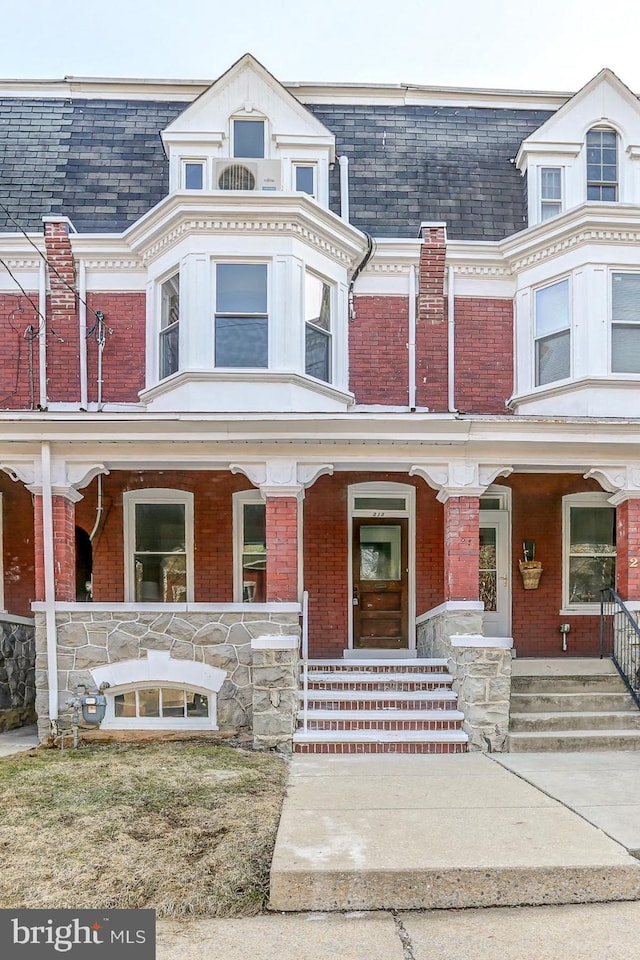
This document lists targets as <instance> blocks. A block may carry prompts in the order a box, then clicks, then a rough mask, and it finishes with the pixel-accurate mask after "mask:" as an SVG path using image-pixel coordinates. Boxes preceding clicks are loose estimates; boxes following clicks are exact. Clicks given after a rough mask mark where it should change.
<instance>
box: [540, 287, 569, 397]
mask: <svg viewBox="0 0 640 960" xmlns="http://www.w3.org/2000/svg"><path fill="white" fill-rule="evenodd" d="M564 281H567V283H568V309H569V323H568V325H567V327H566V328H563V329H566V330H568V332H569V373H568V375H567V376H566V377H561V378H559V379H558V380H549V381H548V382H547V383H538V369H537V368H538V359H537V358H538V349H537V345H538V341H539V340H547V339H548V338H549V337H551V336H557V334H558V333H561V332H562V331H561V330H558V331H556V333H555V334H545V336H540V337H539V336H537V334H536V327H537V320H538V315H537V298H538V293H539V292H540V291H541V290H546V289H548V288H549V287H554V286H556V284H558V283H564ZM531 313H532V325H531V326H532V331H531V332H532V343H533V350H532V357H531V361H532V371H531V383H532V384H533V388H534V390H549V389H550V388H552V387H555V386H556V385H557V384H561V383H567V381H568V380H571V378H572V377H573V341H574V333H573V284H572V277H571V274H565V275H564V276H560V277H554V278H553V280H547V281H545V283H540V284H538V285H537V286H535V287H533V288H532V289H531Z"/></svg>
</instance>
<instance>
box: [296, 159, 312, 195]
mask: <svg viewBox="0 0 640 960" xmlns="http://www.w3.org/2000/svg"><path fill="white" fill-rule="evenodd" d="M293 178H294V179H293V189H294V190H300V191H301V193H308V194H309V196H310V197H315V195H316V165H315V163H294V164H293Z"/></svg>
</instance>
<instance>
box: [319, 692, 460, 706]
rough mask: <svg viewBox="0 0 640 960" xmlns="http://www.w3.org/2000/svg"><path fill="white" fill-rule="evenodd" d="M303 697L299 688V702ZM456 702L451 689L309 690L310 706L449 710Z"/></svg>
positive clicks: (455, 696) (455, 695)
mask: <svg viewBox="0 0 640 960" xmlns="http://www.w3.org/2000/svg"><path fill="white" fill-rule="evenodd" d="M303 699H304V693H303V691H300V702H302V700H303ZM457 702H458V697H457V694H455V693H453V691H452V690H448V689H445V690H406V691H405V690H397V691H387V692H382V693H381V692H380V691H367V690H365V691H361V690H314V691H309V695H308V698H307V706H308V708H309V709H310V710H311V709H313V710H369V709H372V708H375V709H377V710H452V709H455V706H456V704H457Z"/></svg>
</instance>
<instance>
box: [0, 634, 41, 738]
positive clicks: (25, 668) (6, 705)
mask: <svg viewBox="0 0 640 960" xmlns="http://www.w3.org/2000/svg"><path fill="white" fill-rule="evenodd" d="M35 661H36V652H35V628H34V625H33V624H31V623H28V622H26V621H21V622H17V621H15V622H14V621H13V620H10V619H7V620H0V730H10V729H12V728H13V727H18V726H20V725H21V724H23V723H29V722H32V721H33V719H34V716H35V714H34V706H35V696H36V688H35Z"/></svg>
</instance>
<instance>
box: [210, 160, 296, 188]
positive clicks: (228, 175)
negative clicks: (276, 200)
mask: <svg viewBox="0 0 640 960" xmlns="http://www.w3.org/2000/svg"><path fill="white" fill-rule="evenodd" d="M281 169H282V164H281V162H280V160H238V159H236V158H230V159H228V160H216V165H215V174H214V181H213V185H214V189H217V190H282V176H281Z"/></svg>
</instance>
